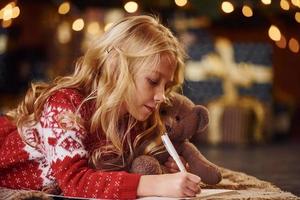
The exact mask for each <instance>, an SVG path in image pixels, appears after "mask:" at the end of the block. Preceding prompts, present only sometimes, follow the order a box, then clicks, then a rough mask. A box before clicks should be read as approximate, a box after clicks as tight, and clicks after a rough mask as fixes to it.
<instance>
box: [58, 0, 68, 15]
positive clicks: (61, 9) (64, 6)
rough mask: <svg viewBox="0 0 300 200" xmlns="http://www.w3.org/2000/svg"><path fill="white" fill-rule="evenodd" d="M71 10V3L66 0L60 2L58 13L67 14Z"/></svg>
mask: <svg viewBox="0 0 300 200" xmlns="http://www.w3.org/2000/svg"><path fill="white" fill-rule="evenodd" d="M69 11H70V3H69V2H64V3H62V4H60V6H59V7H58V13H59V14H61V15H65V14H67V13H68V12H69Z"/></svg>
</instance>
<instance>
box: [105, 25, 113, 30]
mask: <svg viewBox="0 0 300 200" xmlns="http://www.w3.org/2000/svg"><path fill="white" fill-rule="evenodd" d="M112 25H113V23H108V24H106V25H105V26H104V31H107V30H108V29H109V28H110V27H111V26H112Z"/></svg>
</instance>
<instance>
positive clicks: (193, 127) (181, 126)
mask: <svg viewBox="0 0 300 200" xmlns="http://www.w3.org/2000/svg"><path fill="white" fill-rule="evenodd" d="M160 116H161V120H162V122H163V124H164V126H165V130H166V132H167V134H168V136H169V138H170V140H171V142H172V143H173V145H174V147H175V149H176V151H177V152H178V154H179V155H181V156H182V157H183V158H184V159H185V161H187V163H188V165H189V167H190V172H191V173H193V174H196V175H198V176H199V177H200V178H201V181H202V182H203V183H205V184H210V185H213V184H217V183H219V182H220V181H221V179H222V176H221V172H220V170H219V169H218V167H217V166H216V165H215V164H213V163H212V162H210V161H208V160H207V159H206V158H205V157H204V156H203V155H202V154H201V152H200V151H199V150H198V149H197V147H195V146H194V145H193V144H192V143H191V142H190V139H191V138H192V137H193V136H195V135H196V134H201V133H203V131H204V130H205V129H206V127H207V126H208V122H209V117H208V110H207V109H206V108H205V107H204V106H201V105H195V104H194V103H193V102H192V101H191V100H190V99H188V98H187V97H185V96H183V95H180V94H178V93H174V94H172V95H171V97H170V98H169V102H168V103H163V104H162V105H161V106H160ZM168 157H169V154H168V153H167V152H166V151H164V152H163V153H161V154H158V155H155V157H154V156H149V155H139V156H137V157H136V158H135V159H134V160H133V162H132V164H131V168H130V172H132V173H138V174H143V175H149V174H162V173H166V172H167V171H166V168H165V167H164V166H163V165H162V163H165V162H166V161H167V159H168Z"/></svg>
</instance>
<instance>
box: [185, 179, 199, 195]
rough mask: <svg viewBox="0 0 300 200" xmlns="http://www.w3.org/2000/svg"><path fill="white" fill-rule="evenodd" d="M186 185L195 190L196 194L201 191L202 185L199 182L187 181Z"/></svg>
mask: <svg viewBox="0 0 300 200" xmlns="http://www.w3.org/2000/svg"><path fill="white" fill-rule="evenodd" d="M186 187H187V188H188V189H189V190H191V191H193V192H194V193H195V194H198V193H199V192H200V186H199V185H198V184H195V183H194V182H191V181H187V183H186Z"/></svg>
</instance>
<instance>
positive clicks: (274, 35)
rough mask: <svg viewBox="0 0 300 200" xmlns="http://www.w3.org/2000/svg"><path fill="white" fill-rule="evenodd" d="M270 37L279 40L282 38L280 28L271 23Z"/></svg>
mask: <svg viewBox="0 0 300 200" xmlns="http://www.w3.org/2000/svg"><path fill="white" fill-rule="evenodd" d="M269 37H270V38H271V39H272V40H274V41H279V40H280V38H281V33H280V30H279V29H278V28H277V27H276V26H275V25H271V26H270V28H269Z"/></svg>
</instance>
